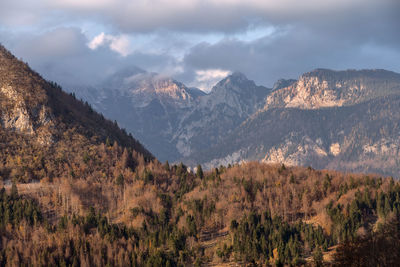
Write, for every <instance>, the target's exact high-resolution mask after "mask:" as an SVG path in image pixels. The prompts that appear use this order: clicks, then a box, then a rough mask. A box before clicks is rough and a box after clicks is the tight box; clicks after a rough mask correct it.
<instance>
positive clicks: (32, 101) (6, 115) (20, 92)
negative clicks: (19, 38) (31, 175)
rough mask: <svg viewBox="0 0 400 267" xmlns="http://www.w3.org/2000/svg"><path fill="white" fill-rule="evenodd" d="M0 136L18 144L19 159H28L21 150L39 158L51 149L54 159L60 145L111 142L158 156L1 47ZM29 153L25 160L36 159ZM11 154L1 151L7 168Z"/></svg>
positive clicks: (146, 155)
mask: <svg viewBox="0 0 400 267" xmlns="http://www.w3.org/2000/svg"><path fill="white" fill-rule="evenodd" d="M0 132H1V136H2V139H3V140H4V141H5V142H6V143H5V144H4V145H6V144H7V145H15V146H14V148H15V150H10V151H11V152H10V153H12V154H13V155H14V156H20V157H21V156H22V157H24V156H25V155H24V154H23V151H18V147H19V150H24V149H30V150H29V151H30V152H32V151H37V152H38V151H41V152H40V154H42V153H43V151H46V152H44V153H45V154H46V153H48V154H47V156H48V157H51V155H54V153H55V152H56V150H57V149H59V148H60V147H61V146H66V147H68V146H70V147H73V146H76V144H75V143H74V142H75V141H76V140H80V141H81V142H82V144H86V145H88V146H89V145H96V144H100V143H102V142H106V140H108V141H110V142H114V141H115V142H117V143H118V144H119V145H121V146H123V147H126V148H128V149H130V150H131V151H132V150H133V151H136V152H137V153H140V154H143V155H144V157H145V158H148V159H151V158H153V156H152V155H151V153H150V152H148V151H147V150H146V149H145V148H144V147H143V146H142V145H141V144H140V143H139V142H138V141H137V140H135V139H134V138H132V136H130V135H128V134H127V133H126V132H125V131H123V130H120V128H119V127H118V125H117V124H116V123H112V122H111V121H108V120H106V119H104V117H103V116H102V115H100V114H98V113H96V112H94V111H93V110H92V108H91V107H90V106H89V105H87V104H84V103H82V102H81V101H78V100H76V99H75V97H74V96H73V95H69V94H66V93H64V92H63V91H62V90H61V88H60V87H59V86H57V85H56V84H52V83H49V82H47V81H45V80H43V79H42V78H41V77H40V75H39V74H37V73H36V72H34V71H32V70H31V69H30V68H29V66H28V65H27V64H25V63H23V62H21V61H19V60H17V59H16V58H15V57H14V56H13V55H12V54H11V53H9V52H8V51H7V50H6V49H5V48H4V47H1V46H0ZM3 152H4V151H3ZM26 152H27V151H26ZM32 153H34V152H32ZM19 154H20V155H19ZM29 154H30V153H26V156H33V155H29ZM7 155H8V154H7V152H6V153H1V156H2V165H4V166H7V164H9V163H10V164H11V160H12V159H11V158H7ZM19 165H21V164H19ZM20 167H21V168H23V166H20ZM0 169H1V168H0ZM0 172H1V170H0Z"/></svg>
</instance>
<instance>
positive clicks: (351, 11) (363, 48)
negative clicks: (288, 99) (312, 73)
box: [0, 0, 400, 89]
mask: <svg viewBox="0 0 400 267" xmlns="http://www.w3.org/2000/svg"><path fill="white" fill-rule="evenodd" d="M399 10H400V1H398V0H351V1H348V0H326V1H320V0H305V1H298V0H282V1H272V0H248V1H242V0H151V1H149V0H135V1H131V0H96V1H95V0H59V1H53V0H40V1H37V0H19V1H15V0H2V1H1V4H0V42H5V44H6V45H7V44H9V48H11V50H12V51H13V52H15V53H16V54H17V56H18V57H23V58H24V60H26V61H28V62H29V63H30V64H31V65H32V66H34V67H35V68H36V69H37V70H38V71H39V72H41V73H43V74H44V75H45V76H46V77H49V78H50V79H54V80H57V81H62V82H65V83H67V82H71V81H73V82H76V83H78V82H82V83H94V82H96V81H98V80H101V78H103V77H104V76H105V75H104V74H107V73H112V72H113V71H115V70H116V69H118V68H123V67H125V66H130V65H137V66H139V67H141V68H143V69H146V70H149V71H154V72H159V73H162V74H166V75H172V76H173V77H174V78H176V79H178V80H181V81H183V82H185V83H187V84H189V85H197V86H200V87H202V88H203V89H205V88H207V89H209V88H210V87H211V86H212V84H213V83H214V79H217V78H215V77H217V76H218V75H217V74H216V73H218V71H241V72H243V73H245V74H246V75H247V76H249V78H251V79H254V80H256V82H257V83H259V84H264V85H268V86H272V84H273V83H274V81H275V80H277V79H278V78H282V77H283V78H285V77H288V78H295V77H298V76H299V75H300V74H301V73H303V72H306V71H309V70H311V69H313V68H317V67H326V68H334V69H345V68H386V69H391V70H394V71H398V72H399V71H400V67H399V65H398V62H399V60H400V35H399V34H398V29H399V25H400V16H399V15H398V11H399ZM88 25H89V26H88ZM207 79H209V82H207Z"/></svg>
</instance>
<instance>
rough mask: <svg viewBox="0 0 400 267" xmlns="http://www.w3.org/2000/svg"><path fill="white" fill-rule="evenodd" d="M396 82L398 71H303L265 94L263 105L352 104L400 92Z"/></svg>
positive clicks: (311, 106) (316, 105) (399, 77)
mask: <svg viewBox="0 0 400 267" xmlns="http://www.w3.org/2000/svg"><path fill="white" fill-rule="evenodd" d="M399 82H400V75H399V74H397V73H394V72H390V71H385V70H360V71H358V70H347V71H333V70H327V69H316V70H314V71H311V72H308V73H305V74H303V75H302V76H301V77H300V78H299V80H298V81H297V82H294V83H292V84H290V85H288V86H287V87H283V88H280V89H277V90H275V91H274V92H273V93H272V94H271V95H269V96H268V98H267V100H266V105H265V109H270V108H274V107H296V108H303V109H317V108H322V107H334V106H337V107H338V106H348V105H353V104H356V103H361V102H364V101H368V100H370V99H374V98H378V97H382V96H388V95H393V94H400V88H399Z"/></svg>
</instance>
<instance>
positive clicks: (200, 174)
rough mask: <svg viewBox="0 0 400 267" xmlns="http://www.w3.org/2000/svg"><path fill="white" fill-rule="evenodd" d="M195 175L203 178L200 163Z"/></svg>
mask: <svg viewBox="0 0 400 267" xmlns="http://www.w3.org/2000/svg"><path fill="white" fill-rule="evenodd" d="M196 176H197V177H199V178H200V179H203V178H204V173H203V169H202V168H201V165H200V164H199V165H197V170H196Z"/></svg>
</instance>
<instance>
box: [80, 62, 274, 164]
mask: <svg viewBox="0 0 400 267" xmlns="http://www.w3.org/2000/svg"><path fill="white" fill-rule="evenodd" d="M269 91H270V90H269V89H267V88H265V87H262V86H256V85H255V84H254V82H253V81H250V80H248V79H247V78H246V77H245V76H244V75H243V74H241V73H233V74H232V75H230V76H228V77H227V78H225V79H224V80H222V81H220V82H219V83H218V84H217V85H215V86H214V87H213V88H212V90H211V92H210V93H209V94H206V93H204V92H203V91H201V90H199V89H197V88H189V87H186V86H185V85H184V84H182V83H180V82H178V81H176V80H173V79H172V78H169V77H165V76H160V75H158V74H155V73H147V72H145V71H143V70H140V69H138V68H128V69H123V70H121V71H119V72H117V73H115V74H113V75H111V76H110V77H107V78H106V79H105V81H103V82H102V83H101V84H99V85H97V86H96V87H91V88H85V89H81V90H74V92H75V93H76V94H77V96H78V97H81V98H83V99H85V100H86V101H89V102H90V103H91V104H92V105H93V107H94V108H95V109H96V110H97V111H99V112H101V113H103V114H105V115H106V116H107V117H109V118H111V119H114V120H116V121H118V123H119V124H120V125H121V126H122V127H124V128H125V129H127V131H128V132H131V133H133V134H134V136H135V137H137V138H138V139H139V140H140V141H141V142H143V143H144V144H145V145H146V147H148V148H149V149H150V150H151V151H152V152H153V153H154V154H155V155H156V156H157V158H159V159H160V160H162V161H165V160H169V161H175V160H178V159H180V158H182V157H183V156H188V155H189V154H190V153H195V151H199V150H201V149H204V148H207V147H210V146H212V145H213V144H216V143H217V142H219V140H221V137H222V136H225V134H226V133H228V132H230V131H231V130H233V129H234V128H236V127H237V126H238V125H240V123H242V122H243V121H244V120H246V119H247V118H248V117H249V116H250V115H251V114H253V113H254V112H255V111H256V110H257V109H259V108H261V107H262V106H263V103H264V100H265V96H266V95H267V94H268V93H269Z"/></svg>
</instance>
